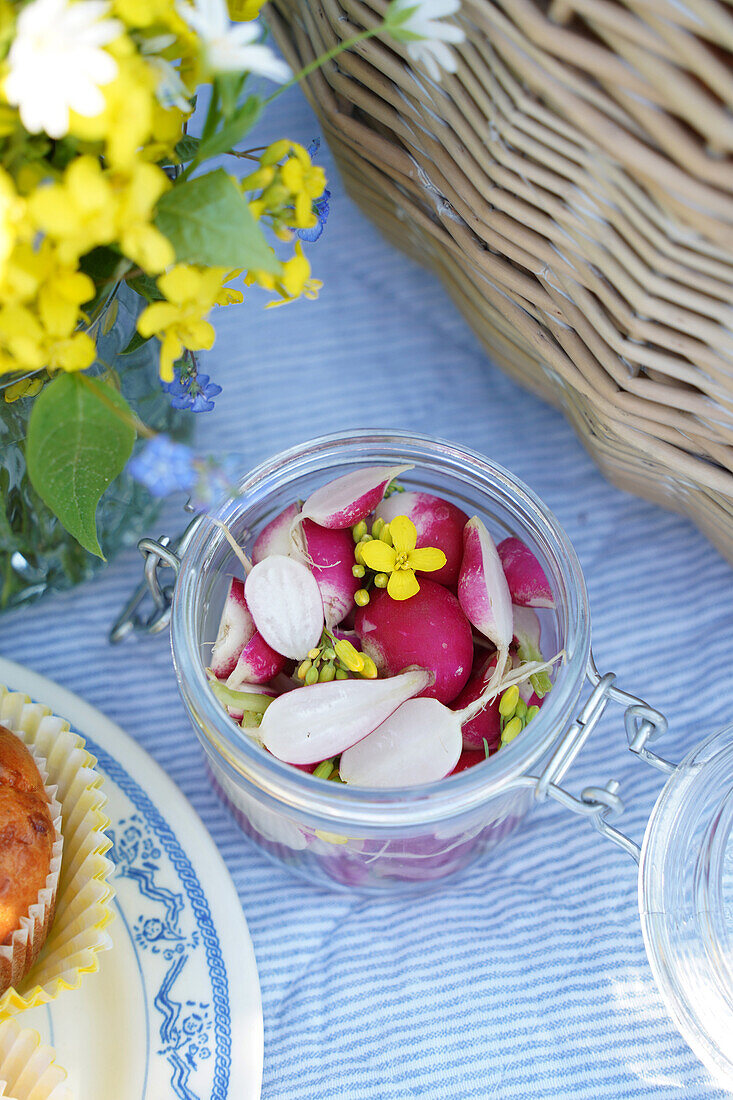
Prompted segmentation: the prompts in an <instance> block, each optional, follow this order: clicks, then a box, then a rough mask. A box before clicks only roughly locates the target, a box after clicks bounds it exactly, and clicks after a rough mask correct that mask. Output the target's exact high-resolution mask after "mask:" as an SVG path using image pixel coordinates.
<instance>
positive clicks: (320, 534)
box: [293, 519, 361, 630]
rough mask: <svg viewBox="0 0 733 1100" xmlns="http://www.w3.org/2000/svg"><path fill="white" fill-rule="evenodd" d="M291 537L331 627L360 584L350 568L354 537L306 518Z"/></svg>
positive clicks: (346, 610)
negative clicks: (308, 572) (300, 552)
mask: <svg viewBox="0 0 733 1100" xmlns="http://www.w3.org/2000/svg"><path fill="white" fill-rule="evenodd" d="M294 541H295V542H296V543H297V545H298V548H299V549H302V553H303V556H304V558H305V560H306V562H307V563H308V565H309V566H310V571H311V573H312V574H313V576H314V577H315V578H316V583H317V584H318V587H319V589H320V591H321V599H322V600H323V611H324V613H325V617H326V626H327V627H328V629H329V630H331V629H332V628H333V627H334V626H336V624H337V623H340V622H341V621H342V619H344V618H346V616H347V615H348V613H349V611H351V609H352V607H354V606H355V605H354V593H355V592H356V590H357V589H358V588H360V587H361V582H360V581H359V579H358V578H357V577H355V576H354V574H353V572H352V568H353V565H354V540H353V539H352V537H351V531H349V530H343V531H341V530H335V529H329V528H328V527H321V526H319V524H317V523H314V522H313V520H310V519H305V520H303V523H302V525H301V527H300V530H299V531H298V532H297V534H295V536H294ZM295 553H297V551H296V552H295ZM295 553H294V554H293V556H295Z"/></svg>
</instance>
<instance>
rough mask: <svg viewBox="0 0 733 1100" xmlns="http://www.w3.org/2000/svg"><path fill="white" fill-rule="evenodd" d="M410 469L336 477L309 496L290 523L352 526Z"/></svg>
mask: <svg viewBox="0 0 733 1100" xmlns="http://www.w3.org/2000/svg"><path fill="white" fill-rule="evenodd" d="M412 469H413V467H412V466H368V467H366V468H364V469H361V470H354V472H353V473H351V474H344V475H343V477H337V478H336V480H335V481H330V482H329V483H328V485H323V486H322V487H321V488H320V489H316V491H315V492H314V493H311V495H310V496H309V497H308V499H307V500H306V502H305V504H304V505H303V509H302V511H301V512H300V514H299V515H298V516H296V517H295V519H294V520H293V524H295V522H297V521H298V520H300V519H312V520H313V521H314V522H315V523H318V524H320V526H321V527H330V528H337V529H341V528H344V527H353V526H354V524H355V523H360V522H361V520H363V519H366V517H367V516H368V515H369V513H370V512H373V511H374V509H375V508H376V507H377V505H378V504H379V502H380V500H381V499H382V497H383V496H384V491H385V489H386V488H387V486H388V485H389V483H390V481H393V480H394V478H396V477H399V475H400V474H404V473H405V472H406V471H407V470H412Z"/></svg>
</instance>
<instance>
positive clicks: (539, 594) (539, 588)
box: [496, 537, 555, 607]
mask: <svg viewBox="0 0 733 1100" xmlns="http://www.w3.org/2000/svg"><path fill="white" fill-rule="evenodd" d="M496 549H497V552H498V554H499V558H500V559H501V564H502V567H503V569H504V576H505V577H506V579H507V584H508V585H509V591H510V592H511V596H512V603H515V604H519V606H520V607H554V606H555V600H554V598H553V595H552V589H551V588H550V582H549V581H548V579H547V577H546V575H545V571H544V569H543V568H542V566H541V565H540V563H539V562H538V561H537V558H536V557H535V556H534V554H533V553H532V551H531V550H530V549H529V547H528V546H525V545H524V543H523V542H521V541H520V540H519V539H517V538H513V537H512V538H508V539H504V541H503V542H500V543H499V545H498V546H497V548H496Z"/></svg>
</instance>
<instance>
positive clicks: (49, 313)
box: [38, 242, 94, 338]
mask: <svg viewBox="0 0 733 1100" xmlns="http://www.w3.org/2000/svg"><path fill="white" fill-rule="evenodd" d="M45 243H46V242H44V244H45ZM93 297H94V283H93V282H92V280H91V279H90V278H89V276H88V275H85V274H84V273H83V272H82V271H78V270H77V269H76V268H75V267H72V266H69V265H68V264H64V263H61V262H60V261H59V260H58V258H57V257H56V256H54V255H51V256H50V257H49V261H48V267H47V270H46V272H45V278H44V280H43V283H42V284H41V286H40V287H39V290H38V316H39V318H40V320H41V324H42V325H43V327H44V328H45V330H46V332H47V333H48V334H49V336H52V337H54V338H61V337H66V336H71V334H72V332H73V331H74V329H75V328H76V326H77V324H78V321H79V315H80V312H81V306H82V304H83V303H84V302H88V301H89V300H90V299H91V298H93Z"/></svg>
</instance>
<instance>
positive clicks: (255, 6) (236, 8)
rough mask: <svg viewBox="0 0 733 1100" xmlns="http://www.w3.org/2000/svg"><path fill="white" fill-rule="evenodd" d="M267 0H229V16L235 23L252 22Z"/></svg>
mask: <svg viewBox="0 0 733 1100" xmlns="http://www.w3.org/2000/svg"><path fill="white" fill-rule="evenodd" d="M264 2H265V0H227V7H228V8H229V18H230V19H231V20H232V21H233V22H234V23H250V22H251V21H252V20H253V19H256V18H257V16H258V15H259V14H260V8H261V7H262V6H263V4H264Z"/></svg>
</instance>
